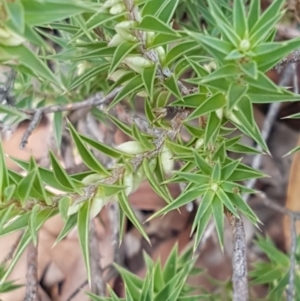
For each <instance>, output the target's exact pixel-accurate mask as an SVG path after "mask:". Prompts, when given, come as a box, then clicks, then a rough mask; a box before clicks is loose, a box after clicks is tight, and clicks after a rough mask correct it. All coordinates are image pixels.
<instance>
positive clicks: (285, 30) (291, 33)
mask: <svg viewBox="0 0 300 301" xmlns="http://www.w3.org/2000/svg"><path fill="white" fill-rule="evenodd" d="M277 34H278V35H279V36H280V37H283V38H285V39H288V40H290V39H295V38H299V37H300V31H299V30H298V29H296V28H292V27H291V26H290V25H289V26H286V25H283V24H278V25H277Z"/></svg>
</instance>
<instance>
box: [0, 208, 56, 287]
mask: <svg viewBox="0 0 300 301" xmlns="http://www.w3.org/2000/svg"><path fill="white" fill-rule="evenodd" d="M56 213H57V210H56V209H52V208H51V209H48V208H47V209H44V210H42V211H40V212H39V213H38V214H37V217H36V231H38V230H39V229H40V228H41V226H42V225H43V224H44V222H45V221H46V220H48V219H49V218H50V217H51V216H53V215H55V214H56ZM31 240H32V237H31V234H30V231H29V228H27V229H26V230H25V232H24V234H23V236H22V238H21V240H20V242H19V244H18V247H17V248H16V250H15V252H14V257H13V259H12V261H11V263H10V265H9V267H8V269H7V270H6V271H5V274H4V275H3V276H2V278H1V280H0V285H1V284H2V283H3V282H4V281H5V280H6V279H7V277H8V276H9V275H10V273H11V272H12V270H13V269H14V267H15V265H16V264H17V262H18V261H19V259H20V257H21V256H22V254H23V252H24V251H25V249H26V247H27V246H28V244H29V243H30V241H31Z"/></svg>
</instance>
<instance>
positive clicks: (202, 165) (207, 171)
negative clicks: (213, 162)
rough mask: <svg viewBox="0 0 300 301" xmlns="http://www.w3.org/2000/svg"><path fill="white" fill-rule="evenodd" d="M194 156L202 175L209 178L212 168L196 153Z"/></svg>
mask: <svg viewBox="0 0 300 301" xmlns="http://www.w3.org/2000/svg"><path fill="white" fill-rule="evenodd" d="M194 156H195V160H196V163H197V165H198V167H199V169H200V170H201V171H202V172H203V173H204V174H206V175H208V176H210V175H211V173H212V167H211V166H210V165H209V164H208V163H207V162H206V161H205V160H204V159H203V158H202V157H201V156H200V155H199V153H198V152H196V151H194Z"/></svg>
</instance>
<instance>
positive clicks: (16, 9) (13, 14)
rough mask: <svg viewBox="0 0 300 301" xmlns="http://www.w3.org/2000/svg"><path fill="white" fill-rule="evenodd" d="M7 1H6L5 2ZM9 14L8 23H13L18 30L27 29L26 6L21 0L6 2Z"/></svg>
mask: <svg viewBox="0 0 300 301" xmlns="http://www.w3.org/2000/svg"><path fill="white" fill-rule="evenodd" d="M4 3H5V2H4ZM4 6H5V8H6V9H7V11H6V12H7V13H8V16H9V22H8V24H9V25H10V24H11V25H12V26H13V28H14V29H16V31H17V32H19V33H23V32H24V30H25V21H24V7H23V5H22V3H21V2H19V1H16V2H6V3H5V4H4Z"/></svg>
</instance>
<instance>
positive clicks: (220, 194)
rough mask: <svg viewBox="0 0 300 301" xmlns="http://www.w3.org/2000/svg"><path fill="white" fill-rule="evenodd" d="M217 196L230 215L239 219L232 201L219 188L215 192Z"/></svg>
mask: <svg viewBox="0 0 300 301" xmlns="http://www.w3.org/2000/svg"><path fill="white" fill-rule="evenodd" d="M216 193H217V195H218V197H219V199H220V200H221V201H222V202H223V204H224V205H225V207H226V208H227V209H228V210H229V211H230V212H231V213H232V214H234V215H235V216H236V217H237V218H240V216H239V214H238V212H237V210H236V208H235V206H234V205H233V203H232V201H231V200H230V198H229V196H228V195H227V194H226V193H225V192H224V191H223V190H222V189H221V188H219V189H218V190H217V192H216Z"/></svg>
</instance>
